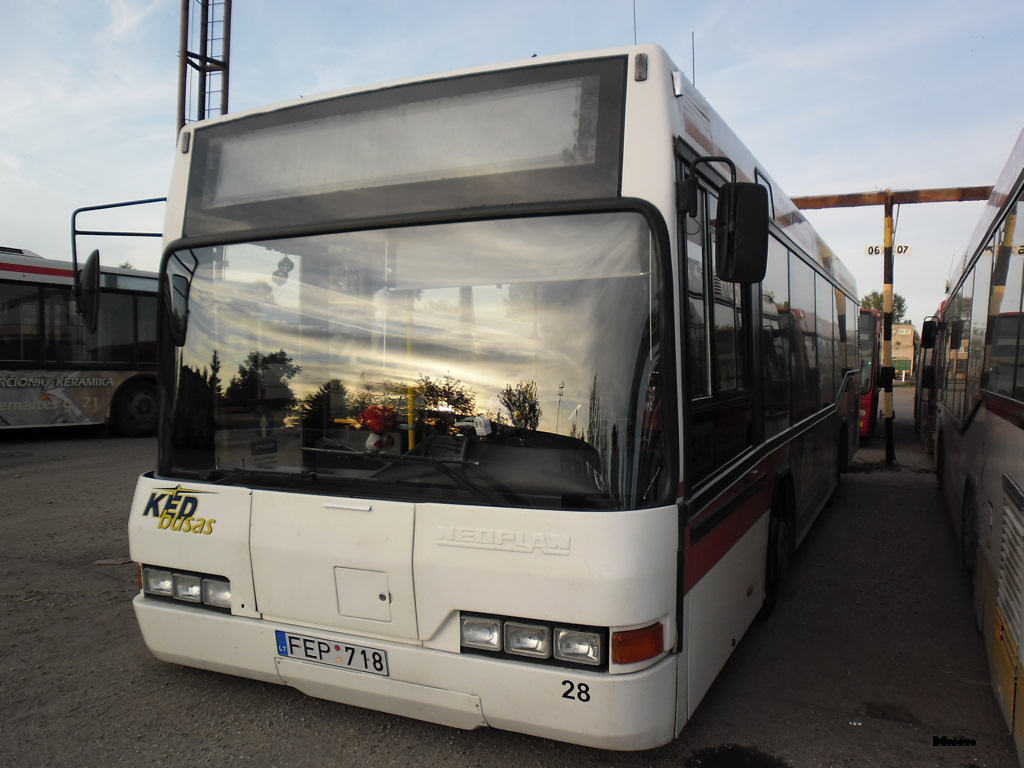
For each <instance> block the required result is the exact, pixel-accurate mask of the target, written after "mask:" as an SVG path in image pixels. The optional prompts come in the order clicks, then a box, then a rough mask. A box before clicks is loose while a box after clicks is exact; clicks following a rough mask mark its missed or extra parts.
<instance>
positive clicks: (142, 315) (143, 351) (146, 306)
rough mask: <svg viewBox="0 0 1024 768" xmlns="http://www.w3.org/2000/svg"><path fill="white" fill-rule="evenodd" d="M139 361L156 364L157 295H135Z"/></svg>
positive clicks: (143, 363) (144, 363)
mask: <svg viewBox="0 0 1024 768" xmlns="http://www.w3.org/2000/svg"><path fill="white" fill-rule="evenodd" d="M135 312H136V315H135V322H136V326H137V328H138V362H139V363H140V364H142V365H146V364H149V365H156V296H136V297H135Z"/></svg>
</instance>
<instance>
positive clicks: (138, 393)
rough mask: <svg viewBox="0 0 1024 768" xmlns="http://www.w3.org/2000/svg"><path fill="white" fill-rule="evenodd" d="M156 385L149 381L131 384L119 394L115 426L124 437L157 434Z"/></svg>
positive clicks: (115, 411) (115, 412)
mask: <svg viewBox="0 0 1024 768" xmlns="http://www.w3.org/2000/svg"><path fill="white" fill-rule="evenodd" d="M156 418H157V405H156V386H155V385H154V384H153V383H152V382H149V381H139V382H136V383H134V384H129V385H128V386H127V387H125V389H124V390H123V391H122V392H121V393H120V395H118V398H117V405H116V407H115V409H114V427H115V428H116V429H117V433H118V434H119V435H122V436H124V437H147V436H149V435H153V434H156Z"/></svg>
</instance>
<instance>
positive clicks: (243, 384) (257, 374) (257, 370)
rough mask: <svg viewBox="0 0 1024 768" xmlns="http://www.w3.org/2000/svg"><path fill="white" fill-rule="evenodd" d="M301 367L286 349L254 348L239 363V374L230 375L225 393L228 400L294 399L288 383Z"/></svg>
mask: <svg viewBox="0 0 1024 768" xmlns="http://www.w3.org/2000/svg"><path fill="white" fill-rule="evenodd" d="M301 371H302V367H301V366H299V365H295V364H294V363H293V362H292V358H291V357H290V356H289V355H288V353H287V352H285V351H284V350H283V349H279V350H278V351H277V352H272V353H270V354H269V355H264V354H261V353H260V352H258V351H256V350H253V351H252V352H250V353H249V354H248V355H247V356H246V358H245V362H243V363H242V364H241V365H239V366H238V373H236V374H235V375H234V376H232V377H231V381H230V382H229V383H228V388H227V390H226V391H225V393H224V396H225V397H226V398H228V399H229V400H272V401H275V404H278V405H280V404H290V403H292V402H294V400H295V395H294V394H293V393H292V390H291V387H290V386H289V385H288V384H289V382H290V381H291V380H292V379H294V378H295V377H296V376H297V375H298V374H299V373H300V372H301Z"/></svg>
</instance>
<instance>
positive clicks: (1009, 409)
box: [981, 390, 1024, 429]
mask: <svg viewBox="0 0 1024 768" xmlns="http://www.w3.org/2000/svg"><path fill="white" fill-rule="evenodd" d="M981 399H982V401H983V402H984V403H985V410H987V411H988V412H989V413H992V414H994V415H996V416H998V417H999V418H1001V419H1005V420H1006V421H1008V422H1009V423H1010V424H1012V425H1013V426H1015V427H1016V428H1017V429H1024V403H1019V402H1017V401H1016V400H1011V399H1010V398H1008V397H1005V396H1003V395H998V394H996V393H995V392H987V391H985V390H982V392H981Z"/></svg>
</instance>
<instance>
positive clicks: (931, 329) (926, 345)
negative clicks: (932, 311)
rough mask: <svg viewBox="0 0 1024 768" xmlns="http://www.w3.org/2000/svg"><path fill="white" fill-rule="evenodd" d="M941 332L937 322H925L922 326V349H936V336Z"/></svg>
mask: <svg viewBox="0 0 1024 768" xmlns="http://www.w3.org/2000/svg"><path fill="white" fill-rule="evenodd" d="M938 331H939V325H938V323H937V322H936V321H935V320H925V321H924V325H922V326H921V349H934V348H935V336H936V334H937V333H938Z"/></svg>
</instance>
